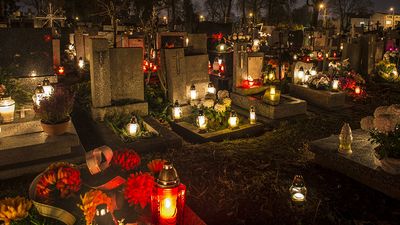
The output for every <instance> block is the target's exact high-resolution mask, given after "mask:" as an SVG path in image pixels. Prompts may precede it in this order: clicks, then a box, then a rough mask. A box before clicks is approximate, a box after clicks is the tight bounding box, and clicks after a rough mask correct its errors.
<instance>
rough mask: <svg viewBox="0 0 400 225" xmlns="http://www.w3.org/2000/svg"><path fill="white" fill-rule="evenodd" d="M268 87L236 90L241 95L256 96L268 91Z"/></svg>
mask: <svg viewBox="0 0 400 225" xmlns="http://www.w3.org/2000/svg"><path fill="white" fill-rule="evenodd" d="M267 88H268V87H267V86H260V87H251V88H240V87H235V88H234V90H235V92H236V93H237V94H240V95H255V94H259V93H261V92H264V91H265V90H267Z"/></svg>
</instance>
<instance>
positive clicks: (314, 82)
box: [307, 74, 331, 90]
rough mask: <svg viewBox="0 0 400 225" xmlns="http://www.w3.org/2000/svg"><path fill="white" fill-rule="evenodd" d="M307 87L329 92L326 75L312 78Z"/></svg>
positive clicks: (328, 81) (329, 82) (329, 85)
mask: <svg viewBox="0 0 400 225" xmlns="http://www.w3.org/2000/svg"><path fill="white" fill-rule="evenodd" d="M307 85H308V87H310V88H313V89H317V90H329V89H330V88H331V80H330V79H329V77H328V76H326V75H323V74H318V75H316V76H312V77H311V78H310V79H309V80H308V81H307Z"/></svg>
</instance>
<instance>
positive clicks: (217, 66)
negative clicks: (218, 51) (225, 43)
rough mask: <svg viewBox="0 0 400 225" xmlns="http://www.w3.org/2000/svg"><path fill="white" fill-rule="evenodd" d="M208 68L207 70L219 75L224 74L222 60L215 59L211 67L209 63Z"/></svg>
mask: <svg viewBox="0 0 400 225" xmlns="http://www.w3.org/2000/svg"><path fill="white" fill-rule="evenodd" d="M208 68H209V70H211V71H214V72H216V73H219V74H224V73H225V65H224V63H223V61H222V59H219V58H215V60H214V62H213V64H212V66H211V64H210V63H209V65H208ZM211 71H210V72H211Z"/></svg>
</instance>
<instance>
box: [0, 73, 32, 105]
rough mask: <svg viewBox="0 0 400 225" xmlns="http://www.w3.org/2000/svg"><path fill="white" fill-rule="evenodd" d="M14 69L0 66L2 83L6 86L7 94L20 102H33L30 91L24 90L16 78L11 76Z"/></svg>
mask: <svg viewBox="0 0 400 225" xmlns="http://www.w3.org/2000/svg"><path fill="white" fill-rule="evenodd" d="M11 75H12V71H11V70H9V69H4V68H1V67H0V85H4V86H5V93H4V94H5V95H6V96H11V98H12V99H14V100H15V102H16V103H17V105H18V104H21V103H25V102H31V101H32V99H31V94H32V93H30V92H29V91H27V90H24V88H23V87H21V86H20V85H18V84H17V82H16V80H15V79H12V78H11Z"/></svg>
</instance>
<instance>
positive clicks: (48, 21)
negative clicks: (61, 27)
mask: <svg viewBox="0 0 400 225" xmlns="http://www.w3.org/2000/svg"><path fill="white" fill-rule="evenodd" d="M43 13H44V14H46V16H44V17H43V16H37V17H36V19H38V20H45V23H44V24H43V27H44V26H46V25H47V26H48V27H51V28H53V27H54V23H57V22H58V21H64V20H66V19H67V18H66V17H65V16H63V15H62V11H61V10H60V9H57V10H56V11H54V9H53V6H52V4H51V3H49V9H48V11H47V12H43Z"/></svg>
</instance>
